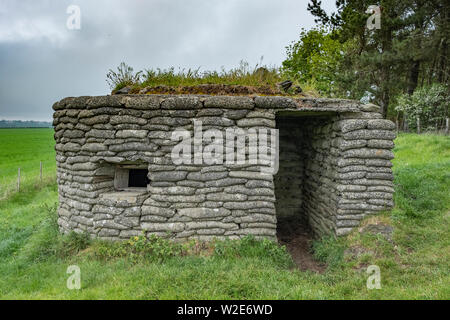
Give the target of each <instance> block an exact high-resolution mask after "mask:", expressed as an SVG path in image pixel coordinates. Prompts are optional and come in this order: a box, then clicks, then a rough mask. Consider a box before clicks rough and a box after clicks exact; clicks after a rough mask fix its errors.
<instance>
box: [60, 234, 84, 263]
mask: <svg viewBox="0 0 450 320" xmlns="http://www.w3.org/2000/svg"><path fill="white" fill-rule="evenodd" d="M58 240H59V241H58V243H57V250H56V252H57V255H59V256H61V257H67V256H70V255H74V254H77V253H78V252H80V251H82V250H84V249H86V248H87V247H88V246H89V245H90V244H91V239H90V236H89V234H88V233H86V232H81V233H77V232H74V231H72V232H70V233H69V234H67V235H64V236H60V239H58Z"/></svg>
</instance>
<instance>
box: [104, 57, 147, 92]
mask: <svg viewBox="0 0 450 320" xmlns="http://www.w3.org/2000/svg"><path fill="white" fill-rule="evenodd" d="M141 75H142V71H138V72H136V73H134V69H133V68H132V67H130V66H129V65H127V64H126V63H125V62H121V63H120V65H119V66H118V67H117V72H116V71H114V70H112V69H109V71H108V73H107V74H106V82H107V83H108V85H109V86H110V88H111V89H113V90H120V89H122V88H124V87H126V86H132V85H138V84H139V83H140V81H141Z"/></svg>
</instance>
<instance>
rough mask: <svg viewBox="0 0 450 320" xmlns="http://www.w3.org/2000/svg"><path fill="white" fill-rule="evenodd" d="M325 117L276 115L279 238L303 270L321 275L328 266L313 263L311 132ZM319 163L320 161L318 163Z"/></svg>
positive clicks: (276, 179) (312, 149) (275, 180)
mask: <svg viewBox="0 0 450 320" xmlns="http://www.w3.org/2000/svg"><path fill="white" fill-rule="evenodd" d="M324 122H326V117H325V118H324V117H321V116H317V117H316V115H310V114H308V115H305V114H299V113H297V114H283V113H280V114H277V116H276V126H277V129H278V130H279V170H278V172H277V174H276V175H275V176H274V185H275V198H276V203H275V207H276V212H277V238H278V241H279V243H280V244H282V245H285V246H286V248H287V249H288V251H289V253H290V254H291V256H292V258H293V260H294V262H295V263H296V264H297V266H298V268H299V269H301V270H312V271H316V272H322V271H324V269H325V266H324V265H323V264H321V263H319V262H318V261H317V260H315V259H314V256H313V254H312V241H313V239H314V234H313V232H312V229H311V227H310V222H311V220H310V219H311V216H310V210H309V209H310V207H311V205H310V203H311V201H314V200H315V199H313V198H312V197H311V194H310V193H311V192H312V190H311V185H310V183H308V181H309V180H308V179H311V176H310V170H309V169H310V168H311V166H312V165H314V162H315V161H318V160H319V159H316V157H315V154H314V146H313V145H312V140H313V139H312V137H311V135H312V129H313V128H314V126H315V125H321V124H322V123H324ZM319 161H320V160H319Z"/></svg>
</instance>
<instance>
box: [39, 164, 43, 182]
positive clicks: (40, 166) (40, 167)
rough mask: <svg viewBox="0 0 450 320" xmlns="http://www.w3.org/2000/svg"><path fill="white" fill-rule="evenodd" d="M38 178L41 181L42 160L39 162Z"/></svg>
mask: <svg viewBox="0 0 450 320" xmlns="http://www.w3.org/2000/svg"><path fill="white" fill-rule="evenodd" d="M39 179H40V180H41V183H42V161H41V162H40V163H39Z"/></svg>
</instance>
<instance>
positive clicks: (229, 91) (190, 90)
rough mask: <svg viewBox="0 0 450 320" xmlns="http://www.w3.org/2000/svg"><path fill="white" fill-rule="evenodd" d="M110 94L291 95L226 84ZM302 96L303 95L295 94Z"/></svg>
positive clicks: (258, 87) (164, 87) (167, 87)
mask: <svg viewBox="0 0 450 320" xmlns="http://www.w3.org/2000/svg"><path fill="white" fill-rule="evenodd" d="M112 94H205V95H231V96H233V95H235V96H236V95H237V96H240V95H245V96H247V95H267V96H278V95H293V94H289V93H287V92H285V91H282V90H280V89H279V88H277V87H273V86H270V85H262V86H244V85H228V84H199V85H192V86H165V85H158V86H149V87H145V88H133V87H126V88H123V89H121V90H118V91H113V92H112ZM295 96H304V94H300V93H299V94H295Z"/></svg>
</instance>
